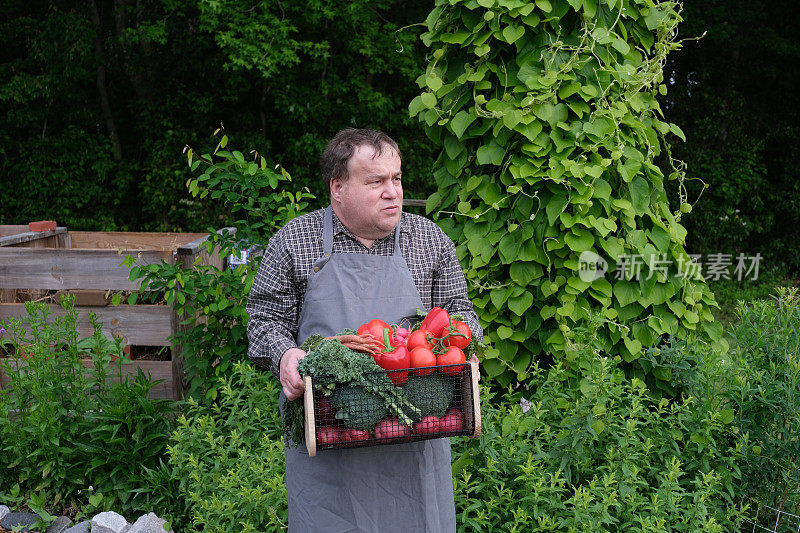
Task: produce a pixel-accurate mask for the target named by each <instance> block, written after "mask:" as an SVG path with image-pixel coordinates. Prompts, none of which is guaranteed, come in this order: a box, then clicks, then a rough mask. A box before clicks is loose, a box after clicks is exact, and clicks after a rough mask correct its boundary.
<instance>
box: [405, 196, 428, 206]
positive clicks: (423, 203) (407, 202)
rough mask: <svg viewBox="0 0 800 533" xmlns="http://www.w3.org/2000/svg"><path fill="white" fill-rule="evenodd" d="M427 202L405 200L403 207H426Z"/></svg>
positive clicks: (412, 199)
mask: <svg viewBox="0 0 800 533" xmlns="http://www.w3.org/2000/svg"><path fill="white" fill-rule="evenodd" d="M426 203H427V200H424V199H415V198H403V206H408V207H425V205H426Z"/></svg>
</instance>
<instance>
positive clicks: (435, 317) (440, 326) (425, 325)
mask: <svg viewBox="0 0 800 533" xmlns="http://www.w3.org/2000/svg"><path fill="white" fill-rule="evenodd" d="M449 325H450V315H449V313H448V312H447V311H445V310H444V309H442V308H441V307H434V308H433V309H431V310H430V311H428V314H427V315H425V318H423V319H422V324H421V325H420V329H427V330H428V331H430V332H431V334H432V335H433V336H434V337H436V338H437V339H440V338H442V337H443V336H444V335H445V333H447V326H449Z"/></svg>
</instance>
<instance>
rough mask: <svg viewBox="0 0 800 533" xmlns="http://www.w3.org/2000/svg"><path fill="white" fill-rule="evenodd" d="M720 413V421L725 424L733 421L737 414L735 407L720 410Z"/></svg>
mask: <svg viewBox="0 0 800 533" xmlns="http://www.w3.org/2000/svg"><path fill="white" fill-rule="evenodd" d="M719 414H720V422H722V423H723V424H730V423H731V422H733V419H734V416H735V413H734V411H733V409H723V410H722V411H720V412H719Z"/></svg>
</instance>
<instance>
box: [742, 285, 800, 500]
mask: <svg viewBox="0 0 800 533" xmlns="http://www.w3.org/2000/svg"><path fill="white" fill-rule="evenodd" d="M738 313H739V318H740V321H741V322H740V324H739V326H738V327H737V329H736V343H737V344H736V350H735V352H734V353H733V354H732V355H733V356H734V357H736V358H737V360H736V365H737V367H738V369H739V371H738V372H737V373H736V375H735V377H734V379H733V386H732V387H731V389H730V391H729V400H730V402H731V405H732V406H733V407H734V408H735V410H736V418H735V422H734V423H735V425H736V426H737V427H738V428H739V432H740V436H741V441H742V443H743V444H742V453H743V454H744V460H743V463H742V475H743V489H744V494H746V495H747V496H749V497H751V498H754V499H756V500H757V501H758V502H760V503H762V504H765V505H770V506H772V507H774V508H776V509H782V510H787V508H786V507H787V505H788V504H789V503H790V502H795V503H793V504H792V506H791V507H789V509H788V511H789V512H791V513H794V514H798V515H800V467H798V465H797V460H798V458H800V294H798V290H797V289H796V288H792V289H786V288H783V289H779V290H778V294H777V297H776V298H775V299H774V300H773V301H754V302H751V303H749V304H744V303H741V304H740V306H739V308H738Z"/></svg>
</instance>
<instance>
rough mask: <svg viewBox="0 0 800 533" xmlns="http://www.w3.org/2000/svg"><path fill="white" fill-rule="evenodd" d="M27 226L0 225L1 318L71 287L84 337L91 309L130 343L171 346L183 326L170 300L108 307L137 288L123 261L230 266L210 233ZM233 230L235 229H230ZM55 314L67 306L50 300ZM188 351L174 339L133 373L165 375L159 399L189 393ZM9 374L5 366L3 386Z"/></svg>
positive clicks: (156, 392)
mask: <svg viewBox="0 0 800 533" xmlns="http://www.w3.org/2000/svg"><path fill="white" fill-rule="evenodd" d="M27 229H28V227H27V226H0V320H4V319H7V318H9V317H16V318H23V317H25V316H26V315H27V313H26V311H25V305H24V303H22V301H24V300H30V299H38V298H40V297H41V296H42V295H43V294H45V293H46V291H53V290H58V291H60V292H62V293H64V292H71V293H74V294H75V295H76V297H77V299H76V306H75V309H76V311H78V334H79V337H86V336H90V335H92V333H93V330H92V327H91V324H90V323H89V318H88V315H89V312H90V311H92V312H94V313H95V314H96V315H97V317H98V320H99V322H100V324H102V328H103V332H104V333H105V334H106V335H107V336H109V337H111V336H116V337H121V338H122V339H123V341H124V342H125V343H126V344H127V345H131V346H170V342H169V341H168V340H167V338H168V337H169V336H170V335H172V334H174V333H176V332H178V331H179V330H180V329H181V328H185V327H187V326H182V325H181V324H180V322H181V320H182V319H181V318H179V317H178V316H177V315H176V313H175V312H174V310H173V309H172V308H171V307H169V306H166V305H147V304H139V305H133V306H129V305H128V304H127V303H125V304H121V305H119V306H112V305H108V299H107V298H106V293H107V292H108V291H126V290H135V289H136V284H135V283H133V282H131V281H129V280H128V274H129V269H128V267H126V266H124V265H121V263H122V261H123V260H124V259H125V257H126V256H127V255H132V256H134V257H135V264H136V265H140V266H141V265H146V264H152V263H159V262H160V261H162V260H164V261H166V262H167V263H169V264H178V263H182V264H184V265H191V264H193V263H194V261H195V260H196V259H197V258H198V257H199V258H200V259H201V263H203V264H207V265H215V266H217V267H219V268H222V267H223V258H220V257H219V256H218V255H216V254H214V255H213V256H209V255H208V254H207V253H206V251H205V247H204V246H202V244H203V242H204V241H205V240H206V239H207V238H208V234H207V233H134V232H97V231H67V228H64V227H57V228H56V229H55V230H52V231H43V232H29V231H27ZM229 230H231V228H229ZM47 305H48V306H49V307H50V311H52V312H53V316H59V315H63V314H64V311H63V309H62V308H61V306H59V305H58V304H56V303H49V304H47ZM182 353H183V349H182V347H181V346H176V345H172V346H171V349H170V360H168V361H146V360H142V361H137V360H134V361H133V362H132V363H130V364H129V365H126V366H127V367H129V369H128V370H127V372H129V373H133V374H136V372H137V370H138V369H139V368H141V369H142V370H144V371H145V372H149V373H150V375H151V376H152V378H153V379H154V380H163V381H162V382H161V383H159V384H158V385H156V386H155V387H154V388H153V389H152V390H151V396H152V397H154V398H171V399H180V398H181V397H182V396H183V391H184V379H183V357H182ZM7 382H8V378H7V377H6V376H5V374H4V373H3V371H2V369H0V387H5V386H6V384H7Z"/></svg>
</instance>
